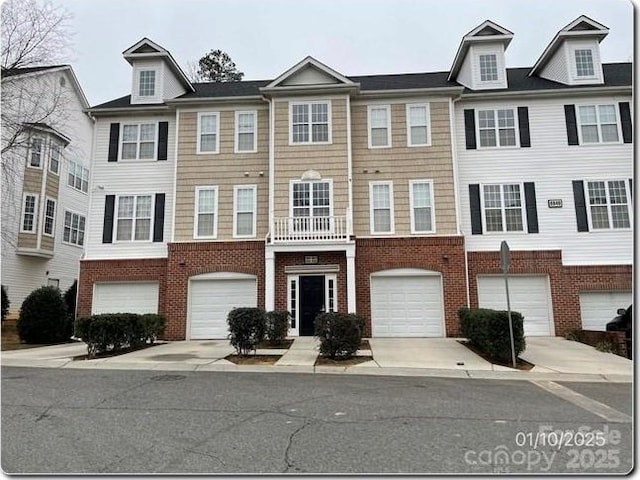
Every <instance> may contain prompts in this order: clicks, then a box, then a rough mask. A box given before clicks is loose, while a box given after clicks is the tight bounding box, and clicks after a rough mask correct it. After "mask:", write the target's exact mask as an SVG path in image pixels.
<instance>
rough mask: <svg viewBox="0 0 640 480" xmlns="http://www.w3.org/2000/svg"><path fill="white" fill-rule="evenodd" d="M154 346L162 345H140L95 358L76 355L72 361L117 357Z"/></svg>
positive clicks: (105, 353)
mask: <svg viewBox="0 0 640 480" xmlns="http://www.w3.org/2000/svg"><path fill="white" fill-rule="evenodd" d="M156 345H162V344H161V343H147V344H146V345H140V346H138V347H130V348H123V349H122V350H116V351H115V352H114V351H109V352H102V353H98V354H96V356H94V357H91V358H89V355H87V354H86V353H85V354H84V355H76V356H75V357H73V358H72V360H74V361H75V360H98V359H100V358H110V357H117V356H118V355H124V354H125V353H131V352H137V351H138V350H145V349H147V348H151V347H155V346H156Z"/></svg>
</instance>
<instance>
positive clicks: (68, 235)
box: [62, 210, 86, 247]
mask: <svg viewBox="0 0 640 480" xmlns="http://www.w3.org/2000/svg"><path fill="white" fill-rule="evenodd" d="M85 223H86V218H85V217H84V216H82V215H80V214H78V213H73V212H70V211H68V210H67V211H65V212H64V232H63V235H62V240H63V241H64V242H65V243H70V244H71V245H77V246H79V247H81V246H82V245H84V226H85Z"/></svg>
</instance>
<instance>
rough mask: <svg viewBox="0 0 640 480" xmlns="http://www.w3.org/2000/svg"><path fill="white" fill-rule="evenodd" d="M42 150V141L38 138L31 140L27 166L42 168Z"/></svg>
mask: <svg viewBox="0 0 640 480" xmlns="http://www.w3.org/2000/svg"><path fill="white" fill-rule="evenodd" d="M43 150H44V140H43V139H42V138H40V137H34V138H32V139H31V149H30V152H29V166H30V167H34V168H42V154H43Z"/></svg>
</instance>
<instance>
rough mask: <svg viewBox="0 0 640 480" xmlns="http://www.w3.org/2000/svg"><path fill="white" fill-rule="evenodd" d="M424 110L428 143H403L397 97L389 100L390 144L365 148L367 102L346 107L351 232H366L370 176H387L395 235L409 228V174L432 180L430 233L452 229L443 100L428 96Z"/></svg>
mask: <svg viewBox="0 0 640 480" xmlns="http://www.w3.org/2000/svg"><path fill="white" fill-rule="evenodd" d="M412 103H413V102H412ZM430 112H431V146H428V147H407V125H406V105H405V104H404V103H402V104H392V105H391V134H392V142H391V144H392V148H378V149H369V148H368V125H367V105H363V104H360V105H354V106H353V107H352V119H351V125H352V136H353V141H352V143H353V203H354V207H353V222H354V233H355V234H356V235H357V236H368V235H371V229H370V219H369V211H370V208H369V182H371V181H393V196H394V207H395V211H394V216H395V235H396V236H398V235H410V234H411V217H410V208H409V205H410V203H409V181H410V180H433V185H434V187H433V188H434V199H435V221H436V234H438V235H450V234H456V233H457V231H456V230H457V229H456V212H455V208H456V206H455V194H454V181H453V163H452V158H451V135H450V124H449V104H448V102H446V101H439V102H431V103H430ZM364 170H367V173H364ZM376 170H379V173H375V172H376Z"/></svg>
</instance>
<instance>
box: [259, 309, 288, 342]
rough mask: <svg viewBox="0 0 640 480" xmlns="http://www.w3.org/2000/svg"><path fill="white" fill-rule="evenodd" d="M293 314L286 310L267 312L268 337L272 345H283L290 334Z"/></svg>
mask: <svg viewBox="0 0 640 480" xmlns="http://www.w3.org/2000/svg"><path fill="white" fill-rule="evenodd" d="M290 317H291V315H290V314H289V312H287V311H286V310H275V311H273V312H267V317H266V332H265V333H266V337H267V341H268V342H269V344H271V345H282V344H283V343H284V341H285V340H286V338H287V335H288V334H289V324H290V321H291V320H290Z"/></svg>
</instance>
